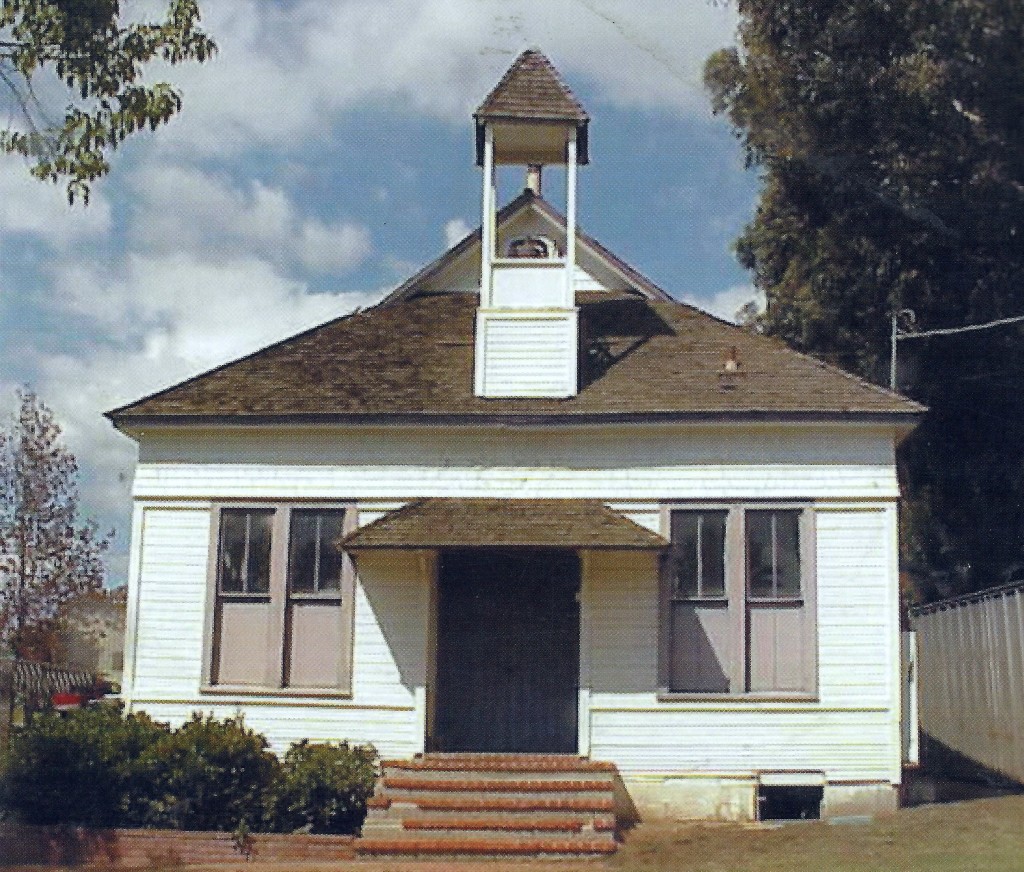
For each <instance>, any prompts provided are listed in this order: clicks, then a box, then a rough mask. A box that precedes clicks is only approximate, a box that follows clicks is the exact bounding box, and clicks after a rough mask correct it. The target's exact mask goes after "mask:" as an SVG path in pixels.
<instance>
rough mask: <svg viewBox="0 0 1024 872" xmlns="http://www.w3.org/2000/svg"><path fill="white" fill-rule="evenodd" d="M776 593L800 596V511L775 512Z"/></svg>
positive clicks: (782, 595) (794, 596) (787, 597)
mask: <svg viewBox="0 0 1024 872" xmlns="http://www.w3.org/2000/svg"><path fill="white" fill-rule="evenodd" d="M775 578H776V585H777V587H776V592H775V595H776V596H778V597H781V598H783V599H799V598H800V512H798V511H788V512H775Z"/></svg>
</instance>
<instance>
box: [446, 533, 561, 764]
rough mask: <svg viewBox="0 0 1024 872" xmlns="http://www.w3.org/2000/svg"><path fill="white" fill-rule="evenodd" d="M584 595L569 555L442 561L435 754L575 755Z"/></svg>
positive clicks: (508, 554) (460, 554) (462, 555)
mask: <svg viewBox="0 0 1024 872" xmlns="http://www.w3.org/2000/svg"><path fill="white" fill-rule="evenodd" d="M579 587H580V565H579V558H578V557H577V556H576V555H575V554H574V553H573V552H570V551H526V550H524V551H518V552H516V551H484V550H481V551H451V552H446V553H444V554H443V555H442V558H441V566H440V574H439V594H438V611H439V614H438V640H437V693H436V697H435V716H434V724H435V735H434V737H433V740H434V741H433V743H432V744H433V746H434V750H438V751H494V752H517V751H518V752H543V753H575V752H576V750H577V704H578V703H577V700H578V686H579V635H580V617H579V603H578V600H577V597H578V594H579Z"/></svg>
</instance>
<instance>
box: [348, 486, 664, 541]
mask: <svg viewBox="0 0 1024 872" xmlns="http://www.w3.org/2000/svg"><path fill="white" fill-rule="evenodd" d="M668 544H669V543H668V541H667V540H666V539H665V538H664V537H663V536H660V535H658V534H657V533H654V532H652V531H650V530H648V529H647V528H646V527H641V526H640V525H639V524H637V523H635V522H633V521H631V520H629V518H626V517H623V516H622V515H620V514H618V513H617V512H614V511H612V510H611V509H609V508H608V507H607V506H606V505H605V504H604V503H602V502H601V501H600V500H569V499H534V500H531V499H482V498H475V499H474V498H470V499H454V498H428V499H421V500H416V501H415V502H412V503H409V504H408V505H406V506H403V507H402V508H401V509H398V510H396V511H394V512H389V513H388V514H386V515H384V516H383V517H381V518H378V519H377V520H376V521H373V522H372V523H370V524H367V525H366V526H365V527H362V528H360V529H358V530H356V531H355V532H353V533H350V534H348V535H347V536H345V537H344V538H343V539H342V540H341V546H342V547H343V548H344V549H345V550H347V551H360V550H368V549H384V548H402V549H411V548H485V547H490V548H501V547H507V546H516V547H533V548H583V549H604V550H618V549H625V550H635V549H659V548H665V547H667V546H668Z"/></svg>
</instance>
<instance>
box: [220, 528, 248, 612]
mask: <svg viewBox="0 0 1024 872" xmlns="http://www.w3.org/2000/svg"><path fill="white" fill-rule="evenodd" d="M246 515H247V513H246V512H245V511H224V512H221V515H220V571H219V576H220V578H219V582H220V589H221V590H222V591H224V592H225V593H242V592H243V591H244V589H245V585H244V581H243V579H244V575H243V573H244V572H245V539H246V534H245V531H246V526H247V525H246Z"/></svg>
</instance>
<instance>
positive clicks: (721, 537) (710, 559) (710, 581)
mask: <svg viewBox="0 0 1024 872" xmlns="http://www.w3.org/2000/svg"><path fill="white" fill-rule="evenodd" d="M725 515H726V513H725V512H707V513H705V514H703V515H702V516H701V530H700V533H701V535H700V554H701V561H700V562H701V595H702V596H706V597H722V596H725Z"/></svg>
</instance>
